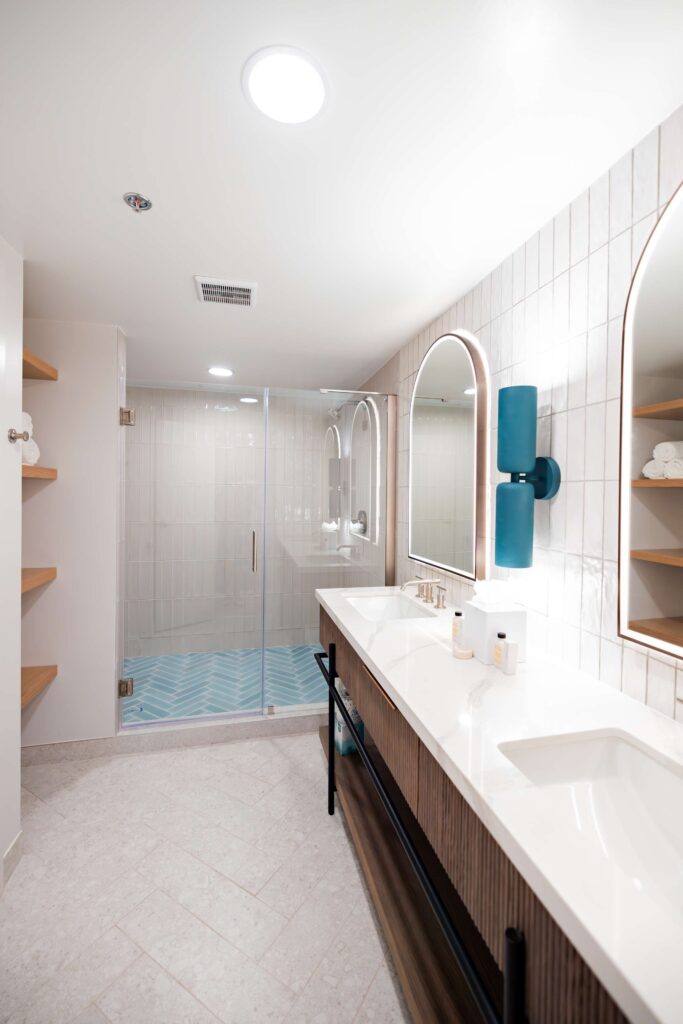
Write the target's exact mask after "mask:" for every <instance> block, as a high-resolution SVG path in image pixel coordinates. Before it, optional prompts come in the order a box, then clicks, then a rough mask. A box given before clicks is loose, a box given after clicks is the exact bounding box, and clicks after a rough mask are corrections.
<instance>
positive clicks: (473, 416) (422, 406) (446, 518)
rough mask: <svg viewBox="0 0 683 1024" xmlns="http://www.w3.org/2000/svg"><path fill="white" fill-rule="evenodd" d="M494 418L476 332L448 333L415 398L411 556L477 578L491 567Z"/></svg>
mask: <svg viewBox="0 0 683 1024" xmlns="http://www.w3.org/2000/svg"><path fill="white" fill-rule="evenodd" d="M487 419H488V393H487V375H486V365H485V359H484V355H483V353H482V352H481V350H480V349H479V346H478V344H477V343H476V341H475V339H473V338H472V337H471V336H470V335H464V334H463V336H460V335H459V334H445V335H444V336H443V337H441V338H439V339H438V340H437V341H435V342H434V344H433V345H432V347H431V348H430V349H429V351H428V352H427V355H426V356H425V358H424V360H423V361H422V365H421V366H420V369H419V372H418V375H417V379H416V382H415V389H414V391H413V399H412V403H411V410H410V524H409V532H410V541H409V554H410V557H411V558H414V559H416V560H418V561H420V562H426V563H428V564H429V565H433V566H436V567H437V568H440V569H448V570H449V571H450V572H455V573H458V574H459V575H461V576H466V577H468V578H470V579H474V578H475V577H477V576H478V577H482V576H484V575H485V571H486V565H485V562H486V559H485V550H486V524H485V516H486V513H485V509H486V462H487V456H486V452H487V441H486V435H487V430H486V427H487Z"/></svg>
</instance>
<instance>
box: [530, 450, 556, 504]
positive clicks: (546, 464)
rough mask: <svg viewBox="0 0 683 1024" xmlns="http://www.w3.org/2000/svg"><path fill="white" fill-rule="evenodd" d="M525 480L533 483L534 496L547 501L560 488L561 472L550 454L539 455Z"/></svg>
mask: <svg viewBox="0 0 683 1024" xmlns="http://www.w3.org/2000/svg"><path fill="white" fill-rule="evenodd" d="M527 480H528V481H529V483H530V484H533V487H534V497H535V498H537V499H539V500H540V501H549V500H550V499H551V498H554V497H555V495H556V494H557V492H558V491H559V489H560V481H561V480H562V474H561V473H560V467H559V466H558V464H557V462H556V461H555V459H553V458H551V457H550V455H541V456H540V457H539V458H537V459H536V465H535V466H534V471H533V473H530V474H529V475H528V476H527Z"/></svg>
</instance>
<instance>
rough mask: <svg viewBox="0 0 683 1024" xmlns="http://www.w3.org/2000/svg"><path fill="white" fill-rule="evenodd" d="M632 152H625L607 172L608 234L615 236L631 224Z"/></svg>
mask: <svg viewBox="0 0 683 1024" xmlns="http://www.w3.org/2000/svg"><path fill="white" fill-rule="evenodd" d="M632 171H633V154H632V153H631V152H628V153H626V154H625V155H624V156H623V157H622V158H621V160H619V161H617V163H616V164H615V165H614V167H612V168H611V170H610V172H609V234H610V238H615V237H616V236H617V235H620V234H621V232H622V231H625V230H626V228H630V226H631V217H632V196H633V179H632Z"/></svg>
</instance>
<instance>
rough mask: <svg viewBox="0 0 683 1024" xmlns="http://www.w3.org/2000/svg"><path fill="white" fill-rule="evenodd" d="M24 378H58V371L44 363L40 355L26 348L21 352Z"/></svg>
mask: <svg viewBox="0 0 683 1024" xmlns="http://www.w3.org/2000/svg"><path fill="white" fill-rule="evenodd" d="M22 376H23V378H24V380H59V373H58V371H57V370H56V369H55V368H54V366H51V365H50V364H49V363H46V362H45V360H44V359H41V358H40V356H37V355H35V354H34V353H33V352H29V350H28V349H27V348H25V349H24V352H23V374H22Z"/></svg>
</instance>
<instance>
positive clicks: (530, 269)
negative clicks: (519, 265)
mask: <svg viewBox="0 0 683 1024" xmlns="http://www.w3.org/2000/svg"><path fill="white" fill-rule="evenodd" d="M538 250H539V235H538V233H536V234H535V235H532V236H531V238H530V239H529V241H528V242H527V243H526V255H525V265H526V272H525V283H526V288H525V291H526V294H527V295H531V294H532V293H533V292H535V291H536V290H537V288H538V258H539V251H538Z"/></svg>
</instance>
